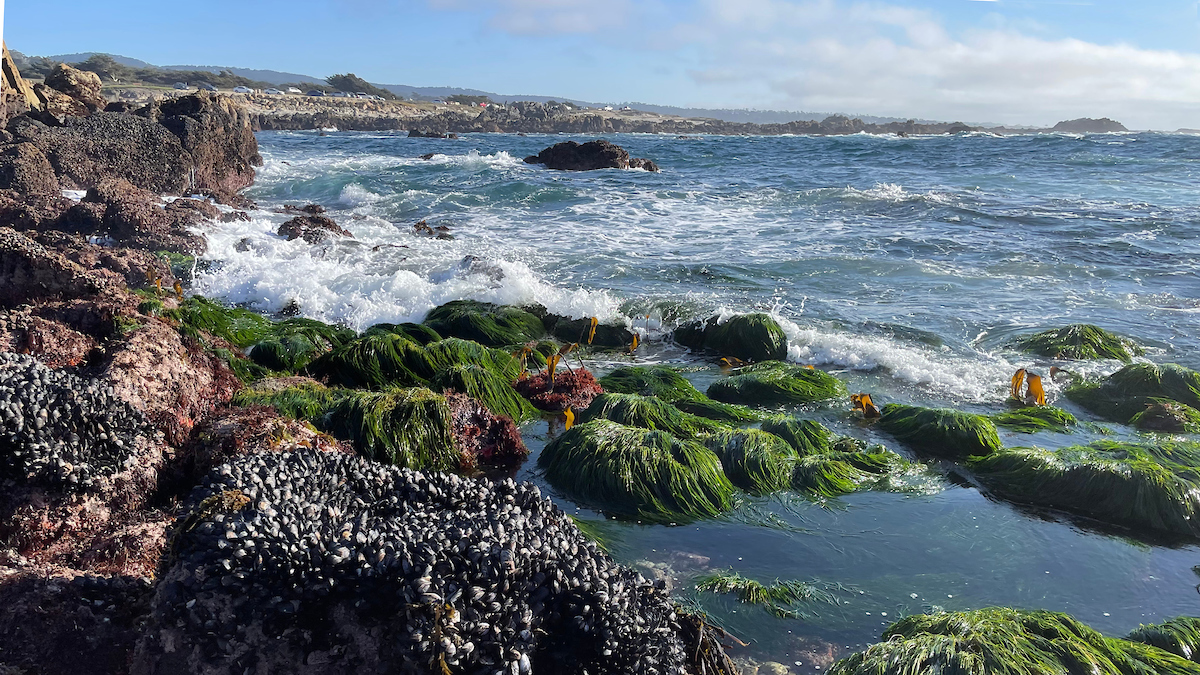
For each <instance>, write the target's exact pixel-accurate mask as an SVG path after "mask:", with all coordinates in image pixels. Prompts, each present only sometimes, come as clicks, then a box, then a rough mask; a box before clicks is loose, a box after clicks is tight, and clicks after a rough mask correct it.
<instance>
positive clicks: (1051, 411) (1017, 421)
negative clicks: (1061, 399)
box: [991, 405, 1079, 434]
mask: <svg viewBox="0 0 1200 675" xmlns="http://www.w3.org/2000/svg"><path fill="white" fill-rule="evenodd" d="M991 420H992V422H993V423H995V425H996V426H998V427H1004V428H1006V429H1012V430H1013V431H1018V432H1020V433H1023V434H1032V433H1036V432H1038V431H1058V432H1062V433H1066V432H1068V431H1070V430H1071V427H1073V426H1075V425H1076V424H1078V423H1079V421H1078V420H1076V419H1075V416H1074V415H1072V414H1071V413H1069V412H1067V411H1066V410H1063V409H1062V408H1054V407H1051V406H1044V405H1037V406H1029V407H1026V408H1017V409H1016V410H1010V411H1008V412H1004V413H1000V414H997V415H992V416H991Z"/></svg>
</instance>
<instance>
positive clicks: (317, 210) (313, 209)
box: [279, 204, 325, 216]
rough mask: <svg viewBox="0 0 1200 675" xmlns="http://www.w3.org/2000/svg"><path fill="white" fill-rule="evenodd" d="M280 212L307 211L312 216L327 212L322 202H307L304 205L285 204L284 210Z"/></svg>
mask: <svg viewBox="0 0 1200 675" xmlns="http://www.w3.org/2000/svg"><path fill="white" fill-rule="evenodd" d="M279 213H307V214H308V215H310V216H319V215H321V214H322V213H325V207H324V206H321V205H320V204H306V205H304V206H292V205H291V204H284V205H283V210H282V211H280V212H279Z"/></svg>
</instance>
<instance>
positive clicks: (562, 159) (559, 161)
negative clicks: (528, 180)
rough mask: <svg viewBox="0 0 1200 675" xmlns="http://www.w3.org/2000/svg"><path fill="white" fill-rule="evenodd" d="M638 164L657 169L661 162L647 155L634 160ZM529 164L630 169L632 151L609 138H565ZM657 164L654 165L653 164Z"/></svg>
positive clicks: (575, 168)
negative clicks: (657, 163)
mask: <svg viewBox="0 0 1200 675" xmlns="http://www.w3.org/2000/svg"><path fill="white" fill-rule="evenodd" d="M634 161H635V162H637V163H638V168H642V169H646V170H647V171H657V170H658V166H657V165H656V164H654V162H651V161H650V160H646V159H637V160H634ZM525 163H526V164H544V165H545V166H546V168H548V169H558V170H560V171H592V170H595V169H628V168H629V167H630V160H629V153H628V152H626V151H625V148H622V147H621V146H619V145H613V144H612V143H610V142H608V141H606V140H603V139H601V140H596V141H588V142H587V143H584V144H582V145H580V144H579V143H576V142H575V141H565V142H563V143H557V144H555V145H552V146H550V147H549V148H546V149H545V150H542V151H541V152H539V153H538V154H536V155H531V156H529V157H526V158H525ZM651 167H653V168H651Z"/></svg>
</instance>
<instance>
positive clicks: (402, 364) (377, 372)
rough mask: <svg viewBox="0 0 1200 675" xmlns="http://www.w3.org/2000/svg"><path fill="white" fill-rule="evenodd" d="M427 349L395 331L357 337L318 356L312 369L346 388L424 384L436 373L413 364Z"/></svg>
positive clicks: (420, 358)
mask: <svg viewBox="0 0 1200 675" xmlns="http://www.w3.org/2000/svg"><path fill="white" fill-rule="evenodd" d="M423 354H424V349H422V347H421V346H420V345H418V344H417V343H415V342H413V341H412V340H409V339H408V338H405V337H402V336H400V335H396V334H394V333H382V332H381V333H374V334H372V335H364V336H362V337H360V338H357V339H355V340H353V341H351V342H349V343H347V344H345V345H343V346H341V347H339V348H337V349H335V350H333V351H332V352H329V353H328V354H325V355H323V356H321V357H319V358H317V359H315V360H314V361H313V362H312V364H311V365H310V366H309V370H310V371H311V372H312V373H313V374H315V375H318V376H320V377H325V378H328V379H329V381H331V382H334V383H336V384H340V385H342V386H344V387H351V388H365V389H384V388H387V387H397V386H398V387H405V386H407V387H412V386H424V385H425V384H426V383H427V382H428V378H429V377H431V376H432V375H433V373H428V374H427V373H426V372H425V371H422V372H420V373H418V372H415V371H414V370H413V369H412V368H411V367H410V366H409V364H410V363H411V362H413V361H420V360H422V358H423Z"/></svg>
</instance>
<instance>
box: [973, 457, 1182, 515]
mask: <svg viewBox="0 0 1200 675" xmlns="http://www.w3.org/2000/svg"><path fill="white" fill-rule="evenodd" d="M969 466H970V468H971V469H972V471H973V472H974V473H975V475H976V476H977V477H978V478H979V480H980V482H981V483H983V485H984V486H985V487H987V488H988V490H989V491H990V492H991V493H993V494H995V495H996V496H998V497H1001V498H1003V499H1008V500H1011V501H1015V502H1020V503H1023V504H1032V505H1036V506H1045V507H1049V508H1053V509H1059V510H1062V511H1066V512H1068V513H1073V514H1076V515H1081V516H1086V517H1089V518H1094V519H1096V520H1098V521H1101V522H1104V523H1110V524H1114V525H1122V526H1126V527H1130V528H1134V529H1137V530H1142V531H1145V530H1154V531H1157V532H1160V533H1167V534H1172V535H1176V536H1183V537H1188V538H1197V537H1200V517H1198V516H1200V443H1196V442H1193V441H1184V442H1177V443H1161V444H1131V443H1118V442H1114V441H1097V442H1095V443H1092V444H1090V445H1085V446H1073V447H1069V448H1062V449H1059V450H1043V449H1041V448H1011V449H1006V450H1001V451H998V452H996V453H993V454H991V455H989V456H987V457H982V458H979V459H977V460H975V461H972V462H971V463H970V465H969Z"/></svg>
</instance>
